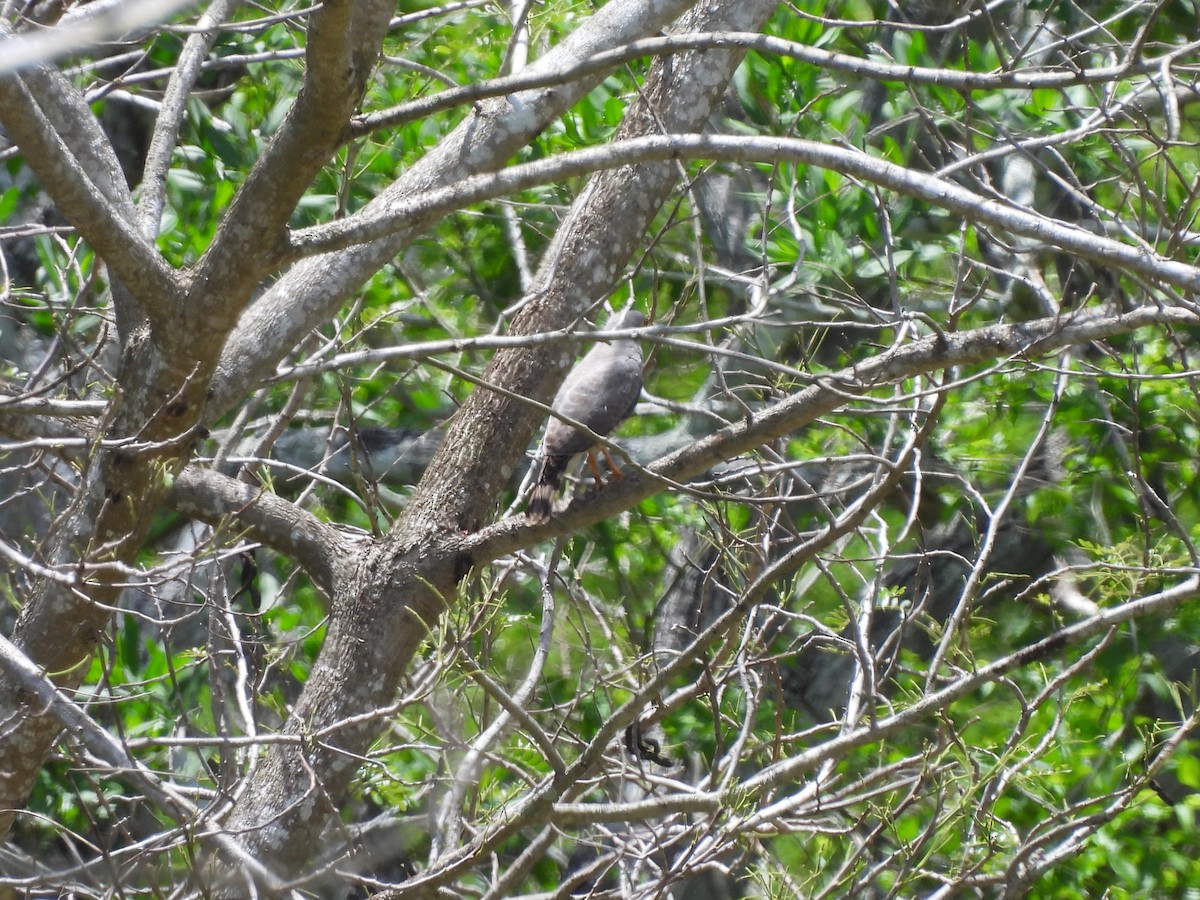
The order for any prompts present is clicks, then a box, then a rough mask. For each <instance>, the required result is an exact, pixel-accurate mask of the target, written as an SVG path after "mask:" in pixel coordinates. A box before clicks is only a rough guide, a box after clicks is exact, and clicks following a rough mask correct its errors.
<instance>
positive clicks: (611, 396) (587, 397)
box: [526, 308, 646, 522]
mask: <svg viewBox="0 0 1200 900" xmlns="http://www.w3.org/2000/svg"><path fill="white" fill-rule="evenodd" d="M645 324H646V317H645V316H644V315H642V314H641V313H640V312H638V311H637V310H636V309H632V308H626V309H624V310H623V311H621V312H619V313H613V315H612V316H611V317H609V320H608V322H607V323H606V324H605V326H604V330H605V331H619V330H621V329H624V328H638V327H640V326H642V325H645ZM641 392H642V348H641V347H640V346H638V343H637V341H635V340H632V339H631V338H622V339H620V340H615V341H608V342H600V343H597V344H596V345H595V346H594V347H592V349H591V350H589V351H588V352H587V354H586V355H585V356H584V357H583V359H581V360H580V361H579V362H578V363H577V364H576V365H575V368H573V369H572V370H571V371H570V372H569V373H568V374H567V377H566V380H565V381H563V383H562V387H560V388H559V389H558V393H557V394H556V395H555V397H554V402H553V404H551V406H552V407H553V409H554V411H555V412H558V413H562V415H564V416H567V417H568V418H571V419H574V420H575V421H577V422H580V423H582V424H584V425H586V426H587V427H588V428H590V429H591V430H592V431H593V432H595V433H596V434H598V435H602V436H603V435H606V434H608V433H609V432H610V431H612V430H613V429H614V428H616V427H617V425H619V424H620V422H621V421H622V420H623V419H625V418H626V417H627V416H628V415H629V414H630V413H632V412H633V408H634V407H635V406H637V400H638V395H639V394H641ZM595 446H596V445H595V443H594V442H593V440H592V438H591V437H589V436H588V435H586V434H584V433H583V432H581V431H576V430H575V428H573V427H572V426H570V425H568V424H567V423H566V422H563V421H562V420H561V419H554V418H552V419H550V422H549V424H548V425H547V426H546V436H545V437H544V438H543V439H542V450H541V458H542V468H541V472H539V473H538V479H537V484H536V485H535V486H534V488H533V495H532V497H530V500H529V508H528V510H527V513H526V514H527V515H528V516H529V518H530V519H532V520H533V521H535V522H545V521H546V520H547V519H549V518H550V512H551V510H552V509H553V507H554V497H555V495H556V494H557V493H558V486H559V482H561V481H562V476H563V473H564V472H565V471H566V470H567V467H568V466H569V465H570V463H571V459H572V457H574V456H577V455H578V454H580V453H585V452H586V453H587V454H588V460H589V462H590V463H591V464H592V472H593V474H597V469H596V465H595V458H594V457H593V456H592V452H593V451H594V450H595ZM601 449H603V448H601ZM605 456H606V457H608V454H607V452H605ZM608 459H609V462H610V464H612V465H613V469H614V471H619V470H617V469H616V464H615V463H613V461H612V458H611V457H608ZM598 478H599V475H598V474H597V479H598Z"/></svg>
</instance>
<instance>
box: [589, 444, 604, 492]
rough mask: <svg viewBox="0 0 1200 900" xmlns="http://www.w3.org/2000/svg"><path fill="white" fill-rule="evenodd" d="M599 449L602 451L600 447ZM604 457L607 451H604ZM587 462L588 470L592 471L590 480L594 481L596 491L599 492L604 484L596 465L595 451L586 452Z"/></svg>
mask: <svg viewBox="0 0 1200 900" xmlns="http://www.w3.org/2000/svg"><path fill="white" fill-rule="evenodd" d="M600 449H601V450H604V448H603V447H601V448H600ZM604 455H605V456H608V451H605V452H604ZM587 461H588V466H589V468H591V470H592V478H594V479H596V490H600V488H601V486H602V485H603V484H604V480H603V479H602V478H601V477H600V467H599V466H598V465H596V451H595V450H589V451H588V452H587Z"/></svg>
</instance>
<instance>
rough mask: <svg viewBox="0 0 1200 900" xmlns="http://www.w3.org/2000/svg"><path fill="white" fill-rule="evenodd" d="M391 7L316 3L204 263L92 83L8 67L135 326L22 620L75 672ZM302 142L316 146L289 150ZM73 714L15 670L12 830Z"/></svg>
mask: <svg viewBox="0 0 1200 900" xmlns="http://www.w3.org/2000/svg"><path fill="white" fill-rule="evenodd" d="M390 9H391V7H390V5H389V4H387V3H384V2H381V0H370V2H359V3H356V2H351V0H341V2H335V3H332V4H325V5H324V6H323V7H322V9H321V10H320V11H319V12H317V13H315V14H314V16H313V19H312V27H311V28H310V31H309V41H310V43H309V54H310V61H311V62H310V70H309V76H308V78H307V79H306V82H305V85H304V88H303V89H302V91H301V97H300V98H299V99H298V101H297V103H296V104H295V105H294V106H293V108H292V110H291V112H290V113H289V115H288V118H287V120H286V121H285V123H284V125H283V126H282V127H281V130H280V133H279V136H278V137H277V141H278V142H279V144H278V146H280V147H281V148H282V150H283V151H284V152H282V153H278V152H277V153H275V154H274V155H272V153H271V152H268V154H266V155H265V156H264V160H266V159H267V157H271V158H272V160H273V162H272V163H271V164H270V165H269V166H267V168H268V169H269V171H264V166H260V167H259V170H258V171H257V172H256V173H252V175H251V178H250V179H249V180H248V181H247V183H246V186H245V187H244V188H243V191H242V192H241V194H240V195H239V199H238V200H236V201H235V202H234V204H233V207H232V208H231V210H230V211H229V213H228V214H227V216H226V218H225V221H224V223H223V225H222V227H221V230H220V232H219V233H218V235H217V237H216V239H215V240H214V242H213V244H212V246H211V247H210V249H209V251H208V253H207V254H206V256H205V260H204V262H203V263H202V264H201V265H200V266H199V267H198V269H197V271H196V272H194V273H183V272H176V271H173V270H172V269H171V267H170V266H169V265H168V264H167V262H166V261H165V260H164V259H163V258H162V257H161V256H160V255H159V254H158V251H157V250H156V248H155V247H154V244H153V242H152V241H151V240H149V239H148V238H147V237H145V236H143V235H142V234H141V232H140V231H139V229H138V226H137V223H136V213H135V210H134V207H133V204H132V201H131V199H130V194H129V191H128V188H127V187H126V185H125V181H124V178H123V176H122V175H121V170H120V166H119V165H118V164H117V163H116V159H115V155H114V154H113V152H112V150H111V146H110V145H108V143H107V139H106V138H105V137H104V135H103V131H102V129H101V128H100V127H99V125H98V123H97V122H96V120H95V118H94V116H93V115H92V113H91V111H90V109H89V108H88V106H87V104H86V103H85V102H84V100H83V98H82V96H81V95H80V94H79V92H78V91H77V90H76V89H75V88H74V87H72V86H71V85H70V84H69V83H67V82H66V80H65V79H64V78H63V77H62V76H61V75H58V74H57V73H54V72H53V71H51V70H49V69H33V70H31V71H28V72H25V73H22V74H14V75H7V76H4V77H0V124H2V125H3V126H4V128H5V130H6V132H7V133H8V135H9V136H10V137H11V138H13V139H14V140H15V141H16V143H17V145H18V147H19V148H20V149H21V151H22V154H23V157H24V159H25V160H26V161H27V163H28V164H29V165H30V166H31V167H32V168H33V169H34V171H35V172H36V173H37V174H38V176H39V178H40V180H41V182H42V184H43V187H44V188H45V190H46V191H47V192H48V193H49V195H50V196H51V197H52V198H53V200H54V202H55V204H56V205H57V207H58V209H59V211H60V212H61V213H62V214H63V216H64V217H66V218H67V220H68V221H70V222H71V223H72V224H73V225H74V226H75V227H76V228H77V229H78V230H79V232H80V234H81V235H82V236H83V237H84V238H85V239H86V240H87V241H88V242H89V244H91V246H92V247H93V248H94V249H95V251H96V252H97V253H98V255H100V256H101V257H102V258H103V260H104V263H105V265H106V266H107V268H108V270H109V272H110V273H112V274H113V275H114V276H116V277H117V278H119V279H120V283H119V285H115V286H114V290H113V296H114V298H115V300H116V301H117V302H120V299H121V298H122V297H127V298H128V303H127V304H126V306H127V307H128V308H127V309H126V312H125V313H124V314H123V315H120V316H118V321H119V322H122V323H126V325H127V328H128V330H127V331H126V332H125V333H122V334H120V335H119V338H120V344H121V346H122V347H123V352H122V355H121V359H120V363H119V366H118V369H117V372H116V385H117V387H116V389H115V394H116V400H115V401H114V402H113V403H112V404H111V405H110V411H109V414H108V415H107V416H106V417H105V420H104V425H103V434H102V437H103V438H104V442H103V443H101V444H97V445H96V446H95V449H94V451H93V452H92V453H91V454H90V455H88V457H87V458H86V460H85V461H84V463H83V464H82V474H81V477H80V488H79V489H78V491H77V494H76V496H75V497H74V498H73V500H72V502H71V505H70V507H69V509H68V510H67V512H66V514H65V515H64V516H63V518H62V520H61V521H60V524H59V527H58V528H57V530H56V531H55V532H54V536H53V537H52V538H51V542H50V544H49V549H48V551H47V553H46V563H47V564H48V565H49V566H50V567H52V568H53V569H54V574H53V575H51V576H47V577H43V578H42V579H41V580H40V581H39V582H38V584H37V586H36V587H35V589H34V591H33V592H32V595H31V596H30V597H29V598H28V600H27V602H26V603H25V604H24V607H23V609H22V611H21V615H20V618H19V620H18V622H17V625H16V628H15V631H14V634H13V641H14V643H15V644H16V645H17V646H18V647H19V648H20V649H21V650H23V651H24V653H25V654H26V655H27V656H28V657H29V658H30V659H32V660H33V661H34V662H35V663H37V664H38V665H40V666H41V667H42V668H43V669H44V670H45V671H47V672H49V673H50V674H52V675H53V676H54V677H55V678H56V680H57V681H58V683H59V684H60V685H62V686H64V687H68V688H70V687H74V686H75V685H77V684H78V683H79V681H80V679H81V678H82V677H83V675H84V673H85V672H86V670H87V664H88V661H89V659H90V657H91V654H92V651H93V650H94V648H95V646H96V644H97V642H98V641H99V640H100V639H101V636H102V635H103V633H104V631H105V629H106V628H107V626H108V622H109V618H110V610H111V609H112V608H113V607H114V606H115V604H116V601H117V598H118V594H119V588H118V587H117V585H118V584H119V582H121V581H123V580H125V579H124V577H123V573H122V571H121V570H122V567H123V566H125V565H128V564H131V563H133V561H134V560H135V557H136V554H137V552H138V550H139V549H140V548H141V546H142V544H143V543H144V541H145V538H146V535H147V533H148V531H149V528H150V524H151V522H152V521H153V517H154V514H155V512H156V511H157V510H158V509H159V508H160V507H161V506H162V502H163V499H164V497H165V496H166V493H167V490H168V488H169V486H170V483H171V480H172V478H173V476H174V474H175V473H176V472H177V471H178V470H179V469H180V468H181V467H182V466H183V464H184V462H185V461H186V460H187V458H188V457H189V456H190V454H191V451H192V447H193V444H194V442H195V438H196V435H197V431H196V429H197V427H198V425H199V423H200V421H201V419H202V417H203V415H204V410H205V407H206V404H207V402H208V397H209V388H210V386H211V382H212V374H213V372H214V370H215V368H216V364H217V359H218V357H219V355H220V352H221V349H222V347H223V346H224V344H225V341H226V339H227V337H228V335H229V330H230V328H231V327H232V325H233V324H234V322H236V320H237V317H238V315H239V314H240V312H241V310H242V309H243V307H244V306H245V305H246V303H247V302H248V300H249V299H250V296H251V294H252V292H253V290H254V289H255V288H256V287H257V282H258V280H259V279H261V277H262V275H263V274H265V273H266V272H267V271H268V270H269V266H270V259H271V258H272V255H273V252H274V247H273V244H274V242H275V241H276V240H277V236H278V235H281V234H282V233H283V229H284V228H285V226H286V223H287V218H288V216H289V215H290V214H291V211H292V209H293V208H294V205H295V202H296V201H297V200H298V199H299V197H300V196H301V195H302V194H303V192H304V190H305V189H306V188H307V186H308V185H309V184H310V183H311V181H312V178H313V176H314V175H315V174H316V173H317V172H318V171H319V170H320V168H321V167H322V166H323V165H324V164H325V162H326V161H327V160H328V159H329V157H330V156H331V155H332V154H333V152H334V151H335V150H336V149H337V147H338V145H339V143H340V139H341V135H342V133H343V132H344V129H345V126H346V123H347V122H348V121H349V117H350V115H351V114H352V113H353V111H354V109H355V108H356V107H357V104H358V102H359V98H360V97H361V95H362V90H363V88H364V86H365V85H366V83H367V78H368V76H369V74H370V71H371V67H372V63H373V60H374V59H375V57H376V55H377V54H378V51H379V46H380V44H381V42H382V40H383V34H384V32H385V30H386V27H387V22H388V19H389V16H390ZM331 72H336V73H337V78H336V79H334V78H331V77H329V76H330V73H331ZM322 75H323V76H325V77H321V76H322ZM314 80H316V81H320V82H321V83H320V84H314V83H313V82H314ZM292 143H302V144H303V145H304V150H303V152H300V153H294V154H293V153H290V152H286V151H287V148H288V147H289V146H290V145H291V144H292ZM273 146H276V145H273ZM264 165H265V164H264ZM264 179H267V180H273V186H270V187H268V186H266V185H264V184H263V182H264ZM256 195H257V196H256ZM151 237H152V236H151ZM60 727H61V726H60V723H59V722H58V721H57V719H55V718H54V717H53V716H51V715H47V714H46V712H45V711H44V710H43V709H40V708H38V706H37V705H36V704H33V703H31V702H30V700H29V698H28V697H27V696H26V695H25V693H24V692H23V691H22V689H21V688H20V686H19V685H18V684H17V683H16V681H15V680H14V679H13V678H12V677H11V676H9V675H7V674H6V673H2V674H0V772H3V773H4V775H5V777H4V778H0V836H2V835H4V834H6V833H7V831H8V829H9V827H10V826H11V823H12V819H13V816H14V814H15V811H16V810H18V809H20V808H21V807H22V806H23V805H24V803H25V800H26V798H27V797H28V794H29V791H30V789H31V787H32V784H33V781H34V778H35V777H36V775H37V772H38V771H39V769H40V768H41V765H42V762H43V760H44V759H45V757H46V755H47V753H48V752H49V750H50V747H51V745H52V743H53V741H54V739H55V737H56V736H57V734H58V733H59V730H60Z"/></svg>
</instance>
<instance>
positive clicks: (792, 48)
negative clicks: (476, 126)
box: [349, 31, 1200, 138]
mask: <svg viewBox="0 0 1200 900" xmlns="http://www.w3.org/2000/svg"><path fill="white" fill-rule="evenodd" d="M732 49H738V50H753V51H754V52H756V53H758V54H760V55H762V56H767V55H771V56H781V57H787V58H789V59H795V60H799V61H800V62H803V63H807V64H809V65H811V66H814V67H816V68H818V69H825V70H827V71H830V72H840V73H842V74H845V75H854V76H857V77H859V78H870V79H872V80H874V81H892V82H896V83H899V84H909V85H929V86H932V87H942V88H950V89H951V90H957V91H984V90H1002V89H1006V88H1009V89H1016V90H1032V89H1035V88H1066V87H1072V86H1075V85H1080V84H1104V83H1106V82H1111V81H1116V80H1117V79H1120V78H1125V77H1127V76H1129V75H1135V74H1136V75H1141V74H1146V73H1150V72H1155V71H1157V70H1158V69H1159V68H1160V67H1161V66H1162V60H1163V59H1164V58H1165V59H1170V60H1176V59H1178V58H1180V57H1181V56H1185V55H1187V54H1188V53H1191V52H1195V51H1196V50H1197V49H1200V42H1193V43H1191V44H1188V45H1187V46H1186V47H1182V48H1177V49H1175V50H1172V52H1171V53H1170V54H1167V55H1165V56H1164V57H1156V58H1154V59H1133V60H1129V61H1128V62H1124V63H1120V64H1118V65H1112V66H1099V67H1097V68H1094V69H1069V70H1068V69H1033V70H1022V69H1009V70H999V71H994V72H967V71H963V70H962V69H948V68H935V67H929V66H905V65H898V64H896V63H888V62H880V61H878V60H873V59H863V58H861V57H857V56H849V55H847V54H845V53H833V52H831V51H829V50H822V49H820V48H818V47H811V46H809V45H808V44H800V43H797V42H796V41H788V40H784V39H783V38H777V37H771V36H770V35H765V34H757V33H754V32H746V31H723V32H709V33H696V34H680V35H668V36H666V37H654V38H644V39H643V40H639V41H633V42H631V43H628V44H626V45H624V46H623V47H617V48H615V49H613V50H609V51H606V52H604V53H597V54H596V55H595V56H592V57H589V58H587V59H584V60H581V61H580V62H579V63H577V64H576V65H574V66H571V67H569V68H559V69H555V70H552V71H545V70H538V71H533V72H522V73H521V74H519V75H511V76H508V77H505V78H493V79H491V80H489V81H480V82H476V83H474V84H468V85H463V86H462V87H455V88H450V89H448V90H445V91H440V92H439V93H437V94H434V95H432V96H429V97H422V98H420V99H419V100H411V101H409V102H407V103H402V104H399V105H398V106H394V107H392V108H391V109H385V110H380V111H379V112H374V113H371V114H369V115H364V116H359V117H358V118H357V119H355V120H354V122H353V123H352V124H351V127H350V133H349V136H350V137H352V138H356V137H364V136H366V135H368V134H372V133H373V132H376V131H379V130H382V129H391V128H398V127H400V126H402V125H406V124H408V123H409V122H414V121H416V120H417V119H422V118H425V117H426V116H430V115H434V114H436V113H440V112H445V111H447V110H451V109H454V108H456V107H459V106H464V105H466V104H468V103H475V102H477V101H479V100H486V99H489V98H491V97H503V96H504V95H505V94H511V93H513V92H514V91H524V90H531V89H533V88H541V87H554V86H555V85H560V84H564V83H566V82H568V81H571V80H573V79H576V78H582V77H584V76H587V75H592V74H594V73H597V72H609V71H611V70H613V69H614V68H615V67H617V66H620V65H624V64H626V63H630V62H633V61H634V60H636V59H640V58H641V57H644V56H670V55H672V54H676V53H686V52H688V51H691V50H732Z"/></svg>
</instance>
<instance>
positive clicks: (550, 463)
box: [525, 456, 571, 522]
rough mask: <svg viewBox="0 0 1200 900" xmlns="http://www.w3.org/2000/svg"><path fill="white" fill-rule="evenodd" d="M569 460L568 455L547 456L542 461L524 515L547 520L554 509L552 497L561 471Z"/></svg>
mask: <svg viewBox="0 0 1200 900" xmlns="http://www.w3.org/2000/svg"><path fill="white" fill-rule="evenodd" d="M570 461H571V458H570V457H569V456H548V457H546V459H545V460H544V461H543V462H542V471H541V474H539V475H538V480H537V484H536V485H535V486H534V488H533V494H531V495H530V497H529V506H528V507H526V509H525V515H527V516H528V517H529V518H530V519H531V520H532V521H534V522H547V521H549V519H550V515H551V513H552V512H553V511H554V498H555V496H556V495H557V494H558V485H559V483H560V482H561V481H562V475H563V472H564V471H565V470H566V468H567V463H569V462H570Z"/></svg>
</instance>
